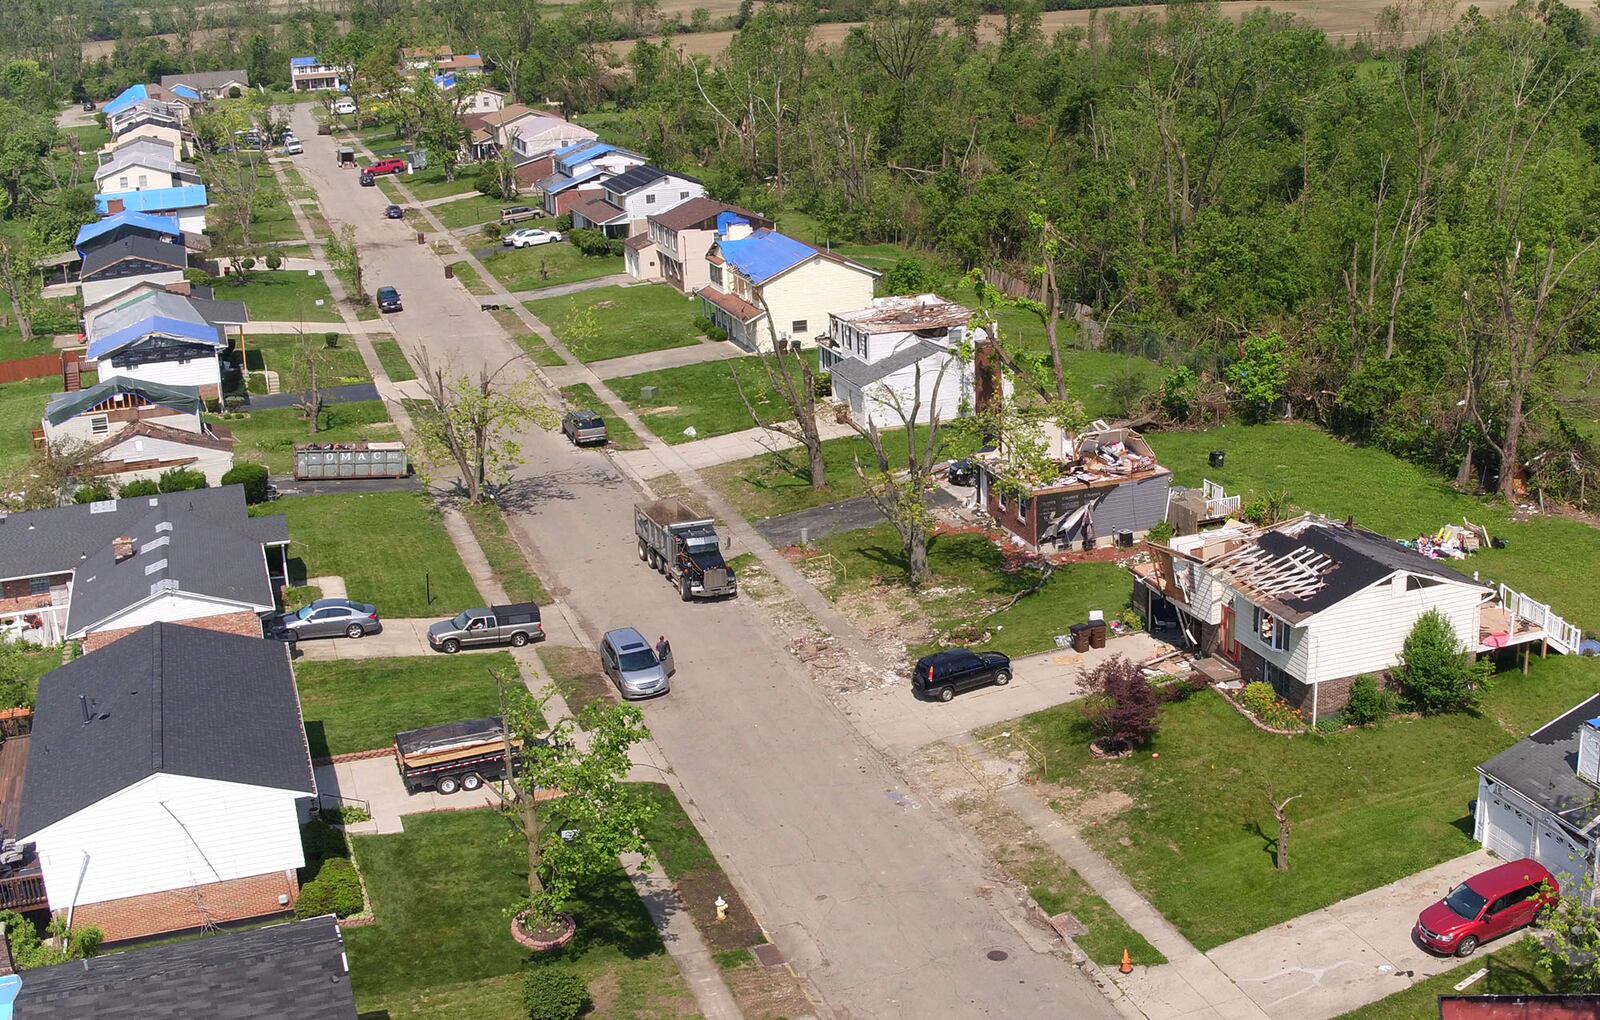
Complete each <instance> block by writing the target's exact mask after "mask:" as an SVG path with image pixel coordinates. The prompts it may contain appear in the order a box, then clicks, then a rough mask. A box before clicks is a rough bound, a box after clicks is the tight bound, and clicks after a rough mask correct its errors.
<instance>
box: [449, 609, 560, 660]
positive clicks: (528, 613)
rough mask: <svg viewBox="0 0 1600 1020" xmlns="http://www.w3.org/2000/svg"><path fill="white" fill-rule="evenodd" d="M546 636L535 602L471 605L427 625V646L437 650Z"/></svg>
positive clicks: (453, 650)
mask: <svg viewBox="0 0 1600 1020" xmlns="http://www.w3.org/2000/svg"><path fill="white" fill-rule="evenodd" d="M543 637H544V624H543V623H541V622H540V619H539V607H538V606H536V605H534V604H533V603H532V602H519V603H516V604H515V605H509V606H490V607H488V608H487V609H468V610H465V611H463V612H461V613H459V614H457V615H456V617H455V618H454V619H452V620H440V621H439V622H438V623H436V624H434V625H433V626H431V627H429V628H428V646H429V647H430V648H432V649H433V650H434V651H436V652H447V653H449V654H451V655H454V654H455V653H456V652H459V651H461V649H463V648H484V647H487V646H490V645H515V646H516V647H518V648H521V647H522V646H523V645H525V644H527V643H528V642H529V641H536V640H539V639H542V638H543Z"/></svg>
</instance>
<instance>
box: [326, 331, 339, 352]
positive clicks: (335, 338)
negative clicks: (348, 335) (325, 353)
mask: <svg viewBox="0 0 1600 1020" xmlns="http://www.w3.org/2000/svg"><path fill="white" fill-rule="evenodd" d="M322 342H323V344H325V345H326V346H327V347H329V348H330V349H331V348H334V347H338V346H339V334H337V333H324V334H322Z"/></svg>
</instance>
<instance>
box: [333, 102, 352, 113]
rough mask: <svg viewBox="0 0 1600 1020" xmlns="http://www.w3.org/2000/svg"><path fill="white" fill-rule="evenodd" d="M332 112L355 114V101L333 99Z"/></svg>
mask: <svg viewBox="0 0 1600 1020" xmlns="http://www.w3.org/2000/svg"><path fill="white" fill-rule="evenodd" d="M333 112H334V113H337V114H352V113H355V112H356V101H355V100H354V99H335V100H334V101H333Z"/></svg>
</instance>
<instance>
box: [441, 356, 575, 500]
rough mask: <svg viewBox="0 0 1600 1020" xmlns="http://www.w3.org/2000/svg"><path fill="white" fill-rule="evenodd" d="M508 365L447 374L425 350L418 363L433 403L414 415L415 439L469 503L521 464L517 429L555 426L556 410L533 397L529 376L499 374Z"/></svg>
mask: <svg viewBox="0 0 1600 1020" xmlns="http://www.w3.org/2000/svg"><path fill="white" fill-rule="evenodd" d="M509 364H510V362H507V363H506V365H502V366H500V368H499V369H497V370H494V371H490V370H489V369H488V368H487V367H486V368H484V369H482V370H481V371H480V372H479V373H478V377H477V379H472V378H469V377H468V376H454V377H452V376H450V375H449V374H448V371H447V370H446V369H445V368H438V367H435V366H433V365H432V364H430V363H429V362H428V360H427V357H426V356H425V354H424V355H423V356H422V357H421V364H419V365H418V372H417V374H418V376H419V377H420V378H421V379H422V381H423V385H424V386H425V387H426V388H427V391H428V397H429V399H430V400H431V401H432V402H433V407H432V408H430V409H429V410H428V411H427V413H425V414H421V415H418V416H417V418H416V422H415V424H416V431H417V440H418V442H419V443H420V444H421V446H422V450H423V454H424V457H425V459H426V461H427V462H428V463H429V464H431V465H445V464H448V465H450V466H452V467H454V468H455V470H456V473H457V476H458V477H459V479H460V482H461V485H462V487H463V489H464V490H465V492H466V497H467V500H468V502H471V503H479V502H482V501H483V500H485V499H488V498H490V497H491V495H492V491H493V489H494V488H496V487H498V486H500V485H502V484H504V483H505V482H506V481H507V480H508V479H509V478H510V476H511V469H512V468H514V467H516V466H517V465H518V464H520V463H522V456H521V453H522V448H521V446H520V444H519V443H518V442H517V441H516V439H515V437H516V435H517V434H518V433H520V432H521V431H523V430H524V429H526V428H528V427H530V426H535V425H536V426H538V427H540V428H544V429H551V428H554V427H556V425H557V415H556V413H555V411H553V410H552V409H551V408H550V407H549V406H548V405H547V404H544V403H543V402H542V401H540V400H539V399H538V396H537V393H536V392H535V390H534V389H533V386H532V384H531V382H530V381H528V380H526V379H524V380H520V381H517V382H510V383H507V382H503V381H502V380H501V379H500V372H501V371H503V370H504V369H505V368H506V366H507V365H509Z"/></svg>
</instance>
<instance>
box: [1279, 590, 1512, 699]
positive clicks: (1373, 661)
mask: <svg viewBox="0 0 1600 1020" xmlns="http://www.w3.org/2000/svg"><path fill="white" fill-rule="evenodd" d="M1483 595H1484V590H1483V589H1482V588H1479V587H1477V586H1475V585H1473V584H1470V583H1468V582H1466V581H1464V580H1463V581H1461V582H1454V581H1451V582H1446V583H1444V584H1436V585H1431V586H1429V587H1426V588H1421V589H1418V590H1415V591H1407V590H1405V587H1404V586H1403V585H1400V584H1387V585H1385V584H1375V585H1372V586H1370V587H1368V588H1365V589H1363V590H1361V591H1359V592H1357V593H1355V594H1354V595H1352V596H1350V597H1349V598H1347V599H1345V600H1343V601H1342V602H1340V603H1339V604H1337V605H1334V606H1329V607H1328V608H1327V609H1324V610H1323V611H1322V612H1320V613H1318V614H1317V615H1316V616H1314V617H1312V618H1311V619H1310V620H1309V621H1307V623H1306V627H1305V629H1306V630H1308V631H1309V632H1310V634H1311V639H1312V642H1313V643H1314V646H1315V653H1314V655H1313V656H1312V657H1311V659H1310V662H1311V667H1312V670H1313V671H1314V673H1315V678H1314V680H1315V681H1321V680H1338V679H1342V678H1344V677H1347V676H1357V675H1359V674H1361V673H1375V672H1378V671H1379V670H1385V669H1389V668H1390V667H1392V666H1393V665H1394V664H1395V663H1396V662H1398V661H1399V659H1400V649H1401V648H1402V647H1403V646H1404V645H1405V642H1406V638H1407V636H1409V635H1410V633H1411V628H1412V627H1413V626H1415V625H1416V622H1417V620H1418V618H1420V617H1421V616H1422V614H1424V613H1426V612H1427V611H1428V610H1430V609H1437V610H1439V612H1441V613H1443V614H1444V617H1445V619H1447V620H1449V621H1450V626H1451V627H1452V628H1453V629H1454V630H1455V632H1456V639H1457V640H1458V641H1459V642H1460V643H1461V647H1462V648H1468V647H1475V646H1476V645H1477V641H1478V613H1479V605H1480V603H1481V602H1482V597H1483ZM1295 675H1296V676H1304V675H1305V674H1303V673H1296V674H1295Z"/></svg>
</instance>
